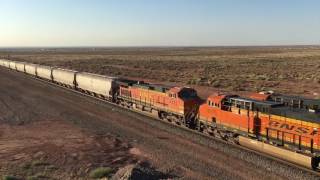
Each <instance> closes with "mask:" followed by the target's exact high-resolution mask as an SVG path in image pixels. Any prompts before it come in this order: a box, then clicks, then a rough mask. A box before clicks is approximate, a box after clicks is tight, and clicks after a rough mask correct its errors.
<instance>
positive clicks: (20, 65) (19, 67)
mask: <svg viewBox="0 0 320 180" xmlns="http://www.w3.org/2000/svg"><path fill="white" fill-rule="evenodd" d="M16 68H17V71H19V72H25V70H24V63H23V62H16Z"/></svg>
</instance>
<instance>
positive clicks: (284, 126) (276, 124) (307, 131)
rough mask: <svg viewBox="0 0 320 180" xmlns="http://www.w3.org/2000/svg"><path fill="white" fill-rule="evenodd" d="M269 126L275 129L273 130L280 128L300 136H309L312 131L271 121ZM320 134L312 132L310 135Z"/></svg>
mask: <svg viewBox="0 0 320 180" xmlns="http://www.w3.org/2000/svg"><path fill="white" fill-rule="evenodd" d="M269 126H270V127H273V128H279V129H283V130H287V131H294V132H297V133H300V134H308V133H309V132H310V129H308V128H305V127H296V126H293V125H290V124H286V123H280V122H277V121H270V122H269ZM315 134H318V132H317V131H312V132H310V135H315Z"/></svg>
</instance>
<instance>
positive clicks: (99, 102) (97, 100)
mask: <svg viewBox="0 0 320 180" xmlns="http://www.w3.org/2000/svg"><path fill="white" fill-rule="evenodd" d="M3 69H7V68H3ZM7 70H8V71H13V70H10V69H7ZM17 72H18V71H17ZM19 73H21V72H19ZM24 74H25V73H24ZM25 75H27V76H26V77H28V78H30V79H32V80H35V81H38V82H41V83H46V84H49V85H51V86H53V87H56V88H60V89H63V90H66V91H69V92H70V91H71V92H73V93H75V94H77V95H79V96H84V97H87V98H90V99H94V100H95V101H94V103H95V104H97V105H105V104H108V105H111V106H113V107H115V108H117V111H118V112H121V111H123V110H125V111H128V112H134V113H137V114H139V115H143V116H146V117H148V118H150V119H152V120H156V121H160V122H161V123H165V124H167V125H170V126H174V127H176V128H180V129H182V130H184V131H186V132H189V133H193V134H197V135H199V136H201V137H203V138H206V139H209V140H213V141H217V142H220V143H224V144H226V145H228V146H232V147H235V148H238V149H240V150H243V151H247V152H251V153H254V154H257V155H259V156H261V157H264V158H268V159H271V160H273V161H276V162H279V163H281V164H284V165H288V166H291V167H294V168H297V169H299V170H302V171H305V172H308V173H310V174H313V175H316V176H320V171H314V170H311V169H308V168H305V167H303V166H299V165H296V164H294V163H291V162H288V161H285V160H281V159H278V158H275V157H273V156H270V155H267V154H264V153H261V152H258V151H255V150H252V149H249V148H246V147H243V146H240V145H237V144H233V143H230V142H227V141H224V140H222V139H220V138H217V137H213V136H209V135H206V134H203V133H200V132H198V131H195V130H192V129H189V128H187V127H185V126H181V125H178V124H175V123H172V122H168V121H165V120H162V119H159V118H157V117H155V116H152V115H151V114H149V113H147V112H144V111H140V110H137V109H132V108H126V107H124V106H121V105H118V104H114V103H112V102H110V101H107V100H105V99H101V98H98V97H95V96H92V95H90V94H86V93H83V92H80V91H77V90H75V89H72V88H69V87H65V86H62V85H59V84H56V83H54V82H51V81H47V80H44V79H40V78H37V77H34V76H32V75H28V74H25ZM114 110H115V109H114Z"/></svg>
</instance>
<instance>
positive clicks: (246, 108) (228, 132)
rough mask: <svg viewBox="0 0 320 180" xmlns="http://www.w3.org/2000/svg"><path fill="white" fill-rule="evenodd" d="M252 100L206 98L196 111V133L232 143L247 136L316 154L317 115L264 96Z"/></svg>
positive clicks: (317, 147) (222, 97)
mask: <svg viewBox="0 0 320 180" xmlns="http://www.w3.org/2000/svg"><path fill="white" fill-rule="evenodd" d="M252 98H255V99H252ZM252 98H242V97H238V96H236V95H214V96H210V97H209V98H208V99H207V101H206V103H204V104H202V105H201V106H200V109H199V118H198V119H199V121H198V127H199V130H200V131H202V132H205V133H208V134H211V135H215V136H220V137H221V138H224V139H225V140H231V141H235V142H239V139H238V137H239V136H249V137H252V138H253V139H257V140H259V141H263V142H266V143H268V144H276V145H278V146H282V147H284V148H286V149H290V150H294V151H297V152H303V153H306V154H311V155H312V154H313V155H317V154H318V153H319V152H320V144H319V143H320V142H319V140H320V139H319V133H318V129H319V128H320V124H319V120H320V116H319V114H317V113H315V112H312V111H308V110H307V109H299V108H293V107H289V106H285V104H283V103H282V102H275V101H272V100H271V99H270V98H269V97H267V96H266V97H265V98H264V97H263V96H262V95H261V96H260V95H259V96H254V97H252ZM256 99H259V100H256ZM317 161H318V160H317ZM314 166H318V165H317V164H315V165H314Z"/></svg>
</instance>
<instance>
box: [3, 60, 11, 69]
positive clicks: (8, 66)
mask: <svg viewBox="0 0 320 180" xmlns="http://www.w3.org/2000/svg"><path fill="white" fill-rule="evenodd" d="M3 65H4V67H7V68H10V61H7V60H4V62H3Z"/></svg>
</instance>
